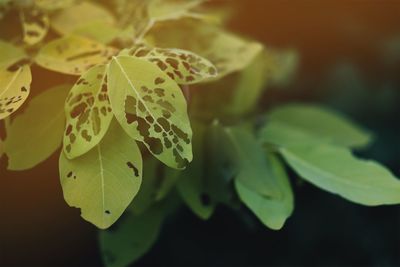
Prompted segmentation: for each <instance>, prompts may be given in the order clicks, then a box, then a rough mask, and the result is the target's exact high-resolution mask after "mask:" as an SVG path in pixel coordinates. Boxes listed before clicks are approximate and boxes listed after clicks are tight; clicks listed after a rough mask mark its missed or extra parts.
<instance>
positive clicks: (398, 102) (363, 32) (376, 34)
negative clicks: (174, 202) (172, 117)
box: [0, 0, 400, 266]
mask: <svg viewBox="0 0 400 267" xmlns="http://www.w3.org/2000/svg"><path fill="white" fill-rule="evenodd" d="M214 2H216V3H215V4H216V5H222V6H223V5H225V6H228V7H230V8H232V10H234V13H233V19H232V20H231V21H230V22H229V23H228V25H229V28H230V29H231V30H233V31H234V32H237V33H240V34H242V35H245V36H247V37H250V38H253V39H256V40H259V41H260V42H262V43H264V44H265V45H267V46H269V47H273V48H282V49H286V48H291V49H295V50H296V51H297V52H298V53H299V56H300V65H299V69H298V72H297V75H296V78H295V80H294V81H293V83H292V84H291V85H290V86H289V88H287V89H280V90H267V91H266V93H265V95H264V96H263V99H261V105H263V107H264V106H265V107H266V108H267V107H270V106H274V105H278V104H279V103H285V102H289V101H297V102H299V101H300V102H312V103H321V104H324V105H327V106H330V107H332V108H334V109H337V110H339V111H341V112H343V113H345V114H348V115H349V116H350V117H351V118H353V119H354V120H355V121H357V122H359V123H360V124H361V125H363V126H365V127H366V128H369V129H371V130H372V131H373V132H374V133H375V135H376V142H375V143H374V145H372V146H371V147H370V148H369V149H367V150H365V151H360V152H359V153H360V155H361V156H365V157H369V158H373V159H376V160H378V161H380V162H382V163H384V164H385V165H387V166H388V167H389V168H390V169H391V170H392V171H393V172H394V174H396V175H397V176H400V138H399V136H400V75H399V74H400V1H399V0H380V1H378V0H324V1H321V0H246V1H245V0H231V1H228V0H225V1H214ZM6 26H7V25H1V26H0V27H6ZM34 71H35V70H34ZM33 75H35V73H33ZM48 82H49V83H51V81H48ZM34 86H35V82H34V84H33V87H34ZM57 161H58V155H54V156H52V157H51V158H50V159H49V160H47V161H46V162H44V163H42V164H40V165H39V166H38V167H36V168H34V169H32V170H30V171H25V172H8V171H6V161H5V159H4V158H3V159H2V160H0V178H1V185H0V265H1V266H35V265H38V266H39V265H40V266H101V264H102V263H101V258H100V254H99V250H98V244H97V230H96V229H95V228H94V227H93V226H92V225H90V224H89V223H86V222H85V221H83V220H82V219H81V218H80V216H79V211H78V210H76V209H72V208H69V207H68V206H67V205H66V204H65V202H64V199H63V195H62V191H61V186H60V184H59V178H58V167H57ZM292 176H293V177H294V175H292ZM293 182H294V184H297V186H294V190H295V196H296V207H295V211H294V214H293V216H292V217H291V218H290V219H289V220H288V222H287V224H286V226H285V227H284V229H283V230H282V231H279V232H274V231H271V230H268V229H267V228H265V227H264V226H262V225H261V223H259V222H258V221H257V219H256V218H255V217H253V216H252V215H251V214H250V213H248V212H243V214H240V216H239V215H238V214H237V213H234V212H232V211H230V210H229V209H226V208H224V207H219V208H218V209H217V212H216V214H215V215H214V216H213V217H212V218H211V220H209V221H206V222H204V221H201V220H200V219H198V218H197V217H195V216H194V215H192V214H191V212H190V211H189V210H186V209H182V211H181V212H180V213H179V214H177V216H175V217H173V218H171V219H170V220H169V221H168V222H167V223H166V225H165V227H164V228H163V231H162V233H161V236H160V238H159V241H158V243H157V244H156V246H155V247H154V248H153V250H152V251H151V252H150V253H148V254H147V255H146V256H145V257H143V258H142V259H141V260H140V261H139V262H138V263H137V265H138V266H145V265H184V266H187V265H191V266H193V265H207V266H209V265H210V266H213V265H214V266H221V265H229V266H231V265H245V266H249V265H352V266H355V265H363V266H366V265H368V266H382V265H385V266H400V206H388V207H375V208H367V207H362V206H358V205H355V204H352V203H349V202H347V201H345V200H343V199H341V198H339V197H336V196H334V195H331V194H328V193H325V192H323V191H321V190H319V189H316V188H315V187H313V186H312V185H310V184H307V183H301V184H299V183H298V181H297V180H296V179H295V178H294V179H293Z"/></svg>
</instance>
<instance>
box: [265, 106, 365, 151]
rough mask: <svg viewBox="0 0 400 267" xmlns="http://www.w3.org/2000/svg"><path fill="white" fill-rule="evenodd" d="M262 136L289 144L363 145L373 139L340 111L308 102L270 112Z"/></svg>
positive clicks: (285, 144) (272, 142)
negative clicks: (340, 113) (308, 103)
mask: <svg viewBox="0 0 400 267" xmlns="http://www.w3.org/2000/svg"><path fill="white" fill-rule="evenodd" d="M260 138H261V140H262V141H263V142H265V143H270V144H275V145H279V146H285V147H287V146H293V145H298V144H316V143H329V144H333V145H338V146H344V147H362V146H365V145H367V144H368V143H370V141H371V135H370V134H369V133H368V132H366V131H364V130H362V129H361V128H360V127H359V126H357V125H356V124H354V123H352V122H351V121H349V120H348V119H346V118H345V117H343V116H341V115H339V114H338V113H335V112H334V111H331V110H328V109H326V108H323V107H318V106H314V105H305V104H291V105H286V106H283V107H279V108H277V109H275V110H273V111H272V112H270V113H269V114H268V116H267V124H266V125H265V127H264V128H263V129H262V130H261V133H260Z"/></svg>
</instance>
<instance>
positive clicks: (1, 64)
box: [0, 40, 26, 69]
mask: <svg viewBox="0 0 400 267" xmlns="http://www.w3.org/2000/svg"><path fill="white" fill-rule="evenodd" d="M0 51H3V53H0V69H5V68H8V67H10V66H11V65H13V64H14V63H16V62H18V61H21V60H23V59H24V58H25V57H26V55H25V52H24V50H23V49H21V48H19V47H16V46H14V45H12V44H10V43H7V42H3V41H1V40H0Z"/></svg>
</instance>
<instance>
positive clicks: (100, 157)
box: [97, 144, 105, 224]
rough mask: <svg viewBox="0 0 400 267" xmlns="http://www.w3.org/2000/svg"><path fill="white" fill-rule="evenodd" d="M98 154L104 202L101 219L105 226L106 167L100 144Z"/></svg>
mask: <svg viewBox="0 0 400 267" xmlns="http://www.w3.org/2000/svg"><path fill="white" fill-rule="evenodd" d="M97 154H98V157H99V165H100V178H101V201H102V209H101V211H102V212H101V214H102V215H101V218H102V222H103V224H104V222H105V219H104V213H105V193H104V191H105V190H104V167H103V158H102V156H101V148H100V144H99V145H97Z"/></svg>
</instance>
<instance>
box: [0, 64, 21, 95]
mask: <svg viewBox="0 0 400 267" xmlns="http://www.w3.org/2000/svg"><path fill="white" fill-rule="evenodd" d="M21 71H22V67H21V68H19V69H18V71H16V72H15V75H14V76H13V78H12V79H11V81H10V82H9V83H8V84H7V86H6V89H5V90H4V91H3V92H2V93H1V94H0V97H2V96H3V95H4V94H5V93H6V92H7V91H8V90H9V89H10V86H11V84H13V82H15V80H16V79H17V76H18V75H19V74H20V72H21Z"/></svg>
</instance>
